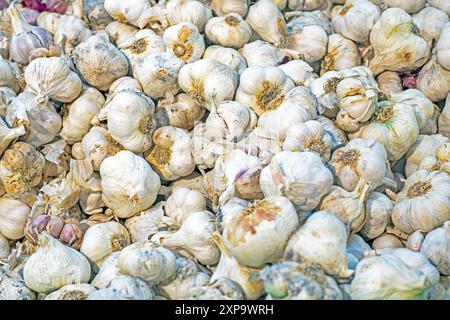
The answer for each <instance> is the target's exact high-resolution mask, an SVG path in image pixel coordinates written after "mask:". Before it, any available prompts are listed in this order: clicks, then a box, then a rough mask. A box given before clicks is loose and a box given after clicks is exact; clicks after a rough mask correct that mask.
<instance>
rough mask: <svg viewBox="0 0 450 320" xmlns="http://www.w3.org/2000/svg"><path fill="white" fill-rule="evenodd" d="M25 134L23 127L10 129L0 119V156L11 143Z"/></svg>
mask: <svg viewBox="0 0 450 320" xmlns="http://www.w3.org/2000/svg"><path fill="white" fill-rule="evenodd" d="M26 133H27V132H26V129H25V127H24V126H23V125H20V126H17V127H16V128H12V129H10V128H9V127H8V125H7V124H6V122H5V121H3V119H2V118H1V117H0V155H2V154H3V152H4V151H5V150H6V149H7V148H8V146H9V144H10V143H11V142H12V141H14V140H16V139H17V138H19V137H20V136H23V135H25V134H26Z"/></svg>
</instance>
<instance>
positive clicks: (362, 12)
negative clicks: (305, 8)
mask: <svg viewBox="0 0 450 320" xmlns="http://www.w3.org/2000/svg"><path fill="white" fill-rule="evenodd" d="M379 18H380V8H379V7H377V6H376V5H375V4H373V3H372V2H371V1H368V0H347V1H346V2H345V6H343V7H342V9H341V10H340V11H339V13H338V14H337V15H336V16H335V17H334V18H333V19H332V20H331V25H332V27H333V30H334V31H335V32H338V33H340V34H341V35H343V36H344V37H346V38H348V39H350V40H353V41H355V42H358V43H366V42H368V40H369V34H370V32H371V30H372V28H373V27H374V25H375V23H376V22H377V20H378V19H379Z"/></svg>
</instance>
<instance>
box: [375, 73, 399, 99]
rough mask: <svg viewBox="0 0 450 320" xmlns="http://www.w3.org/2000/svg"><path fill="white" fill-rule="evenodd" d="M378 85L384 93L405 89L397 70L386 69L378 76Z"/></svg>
mask: <svg viewBox="0 0 450 320" xmlns="http://www.w3.org/2000/svg"><path fill="white" fill-rule="evenodd" d="M377 83H378V87H379V88H380V90H381V92H383V93H384V94H391V93H398V92H401V91H403V86H402V80H401V79H400V76H399V75H398V73H397V72H394V71H385V72H383V73H380V75H379V76H378V77H377Z"/></svg>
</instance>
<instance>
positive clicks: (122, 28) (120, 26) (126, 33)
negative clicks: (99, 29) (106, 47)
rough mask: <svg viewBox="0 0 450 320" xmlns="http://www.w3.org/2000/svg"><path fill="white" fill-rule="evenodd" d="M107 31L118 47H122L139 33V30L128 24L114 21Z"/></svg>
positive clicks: (107, 27)
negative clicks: (122, 44)
mask: <svg viewBox="0 0 450 320" xmlns="http://www.w3.org/2000/svg"><path fill="white" fill-rule="evenodd" d="M105 31H106V33H107V34H108V35H109V36H110V37H111V38H112V39H114V41H115V42H116V44H117V46H120V45H121V43H122V42H123V41H125V40H127V39H129V38H130V37H133V35H134V34H136V33H137V32H138V29H137V28H136V27H133V26H130V25H129V24H126V23H122V22H119V21H112V22H110V23H109V24H108V25H107V26H106V28H105Z"/></svg>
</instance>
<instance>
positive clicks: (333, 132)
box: [316, 116, 348, 151]
mask: <svg viewBox="0 0 450 320" xmlns="http://www.w3.org/2000/svg"><path fill="white" fill-rule="evenodd" d="M316 121H318V122H320V124H321V125H322V127H323V128H324V130H325V132H326V133H327V134H328V135H329V136H330V137H331V150H332V151H335V150H336V149H337V148H340V147H341V146H344V145H346V144H347V142H348V139H347V135H346V134H345V132H344V131H342V130H341V129H339V128H338V127H337V126H336V125H335V123H334V122H333V121H331V120H330V119H328V118H327V117H324V116H318V117H317V119H316Z"/></svg>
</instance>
